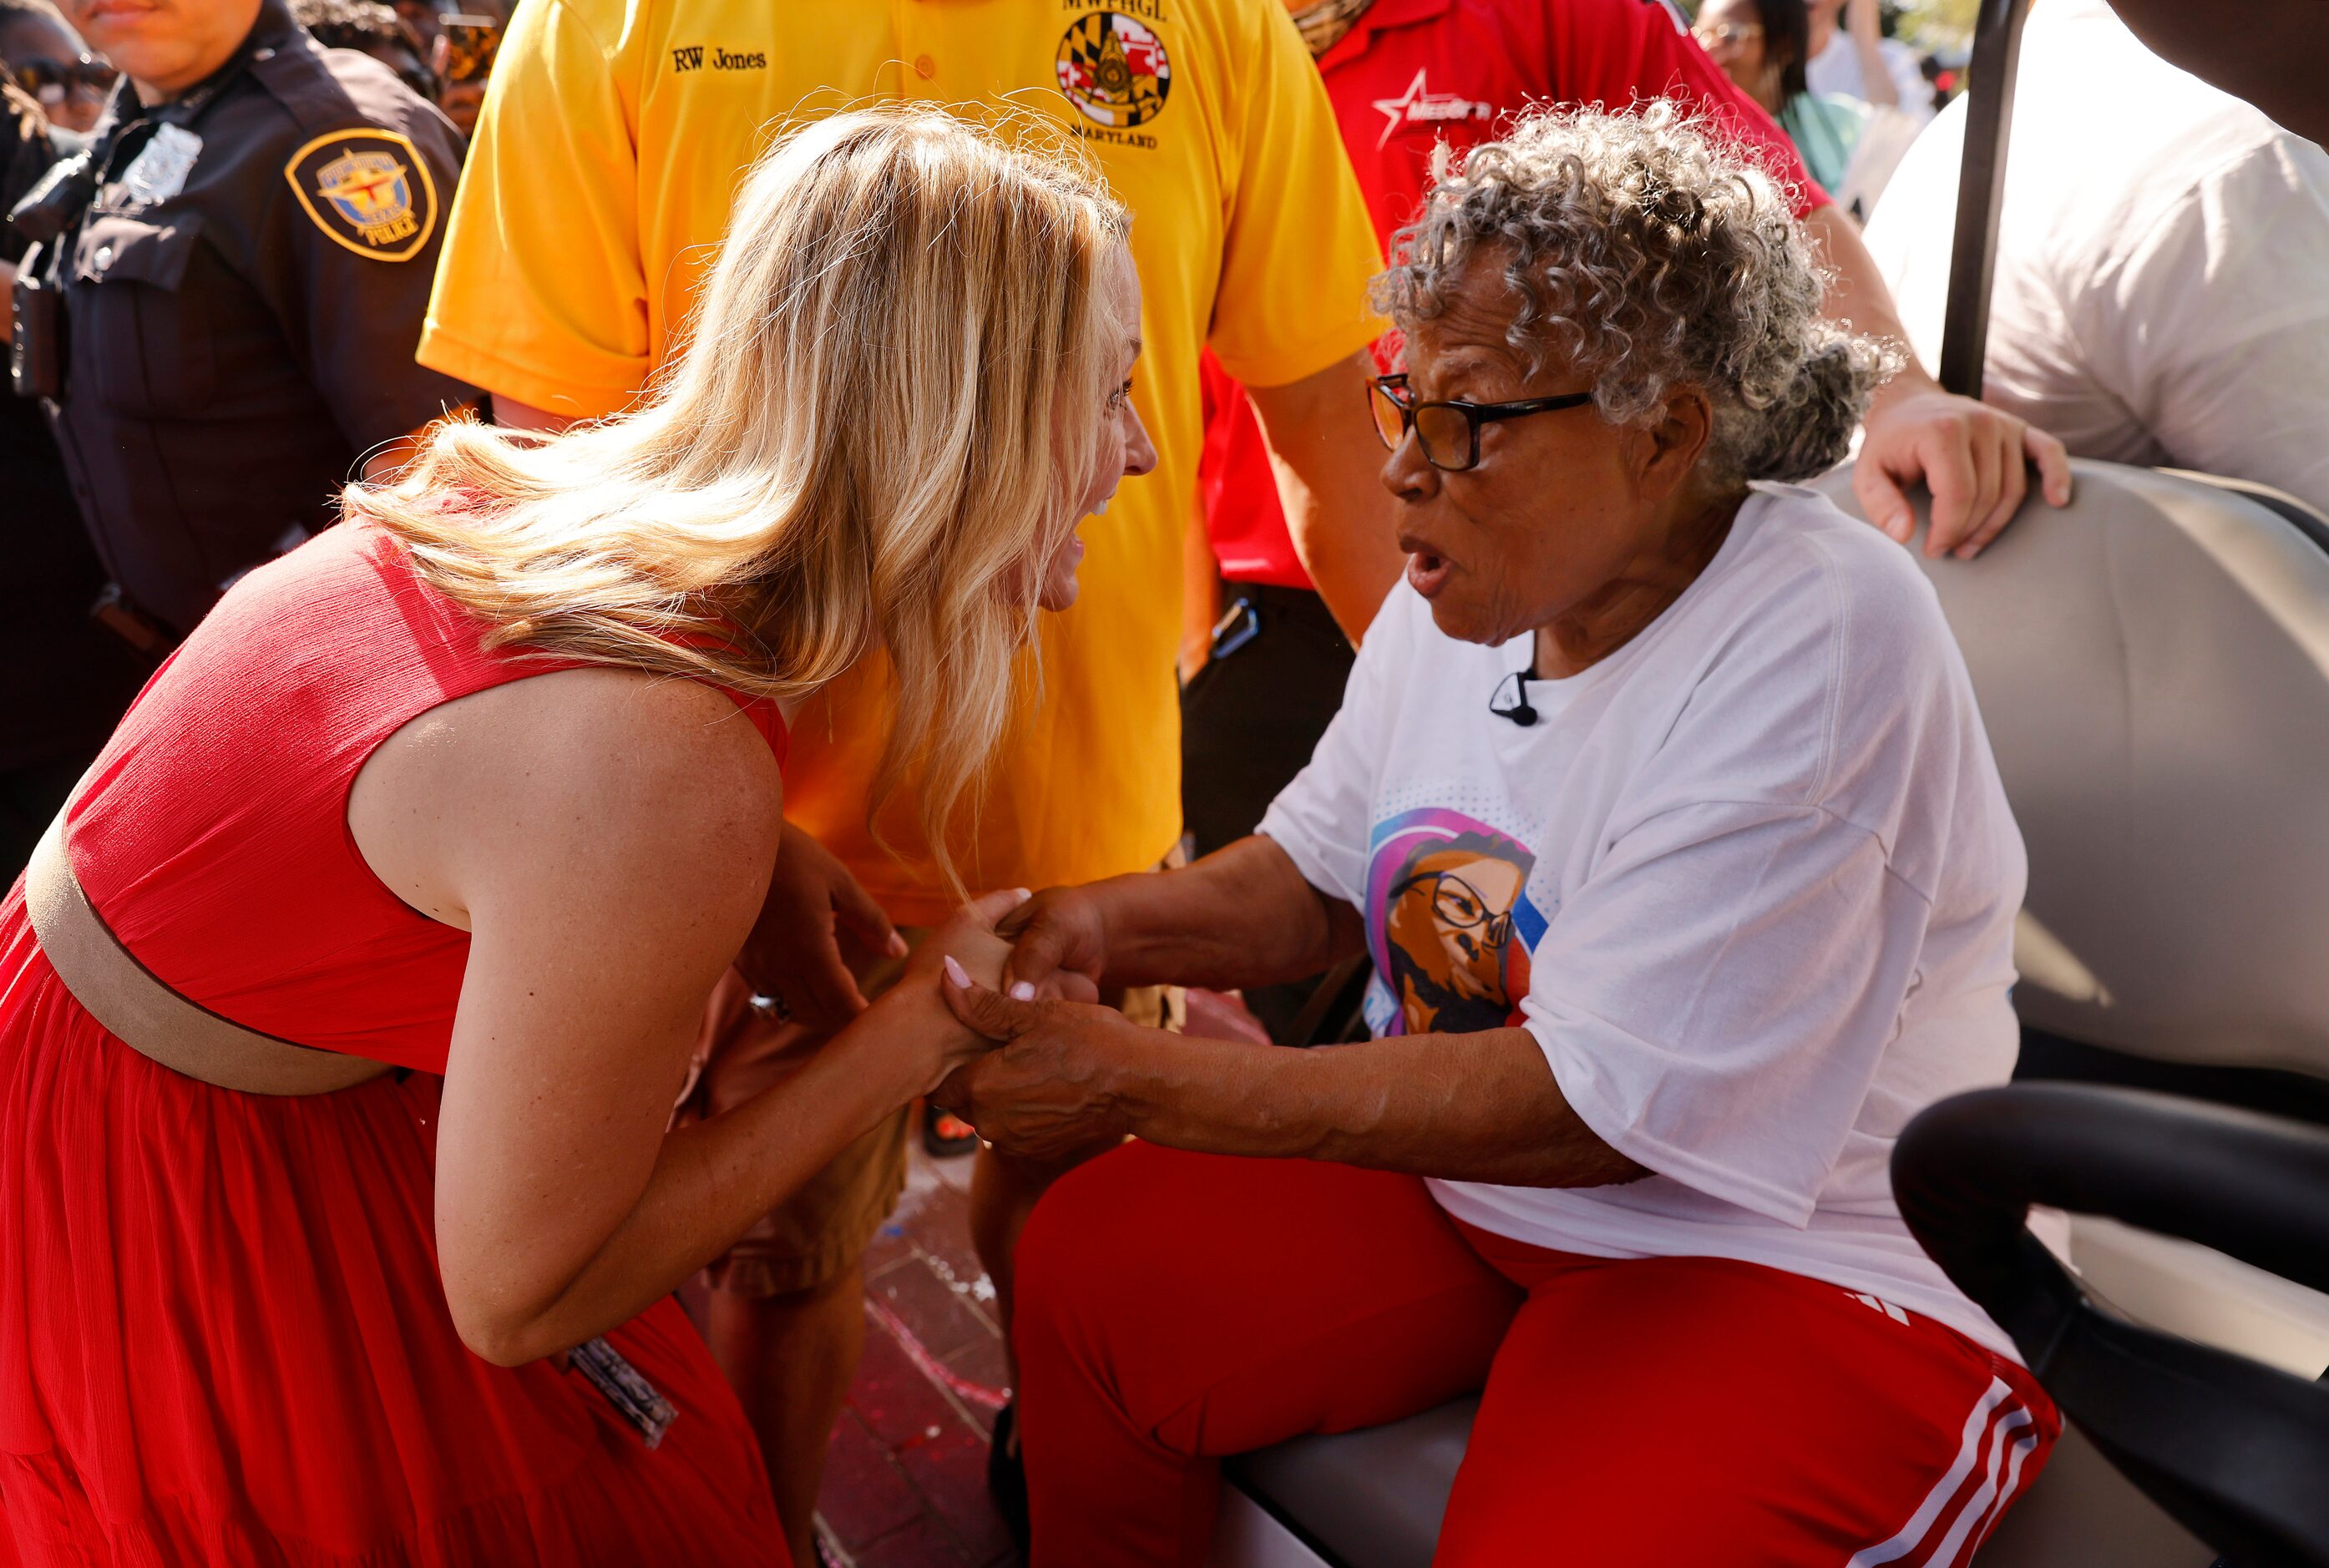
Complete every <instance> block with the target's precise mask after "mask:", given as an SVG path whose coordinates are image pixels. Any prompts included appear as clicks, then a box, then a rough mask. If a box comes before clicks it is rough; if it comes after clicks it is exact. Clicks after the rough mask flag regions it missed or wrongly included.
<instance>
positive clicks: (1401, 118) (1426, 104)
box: [1373, 70, 1496, 147]
mask: <svg viewBox="0 0 2329 1568" xmlns="http://www.w3.org/2000/svg"><path fill="white" fill-rule="evenodd" d="M1424 74H1425V73H1424V71H1422V70H1418V71H1417V72H1416V73H1415V80H1413V81H1410V82H1409V83H1408V84H1407V90H1406V91H1405V92H1403V93H1401V94H1400V95H1399V97H1397V98H1379V99H1374V100H1373V107H1374V108H1375V109H1376V110H1378V111H1379V112H1380V113H1381V115H1382V117H1383V121H1384V124H1383V129H1382V135H1381V136H1378V137H1377V138H1376V139H1375V146H1378V147H1380V146H1384V145H1385V144H1387V143H1388V142H1389V141H1390V140H1391V132H1393V131H1395V130H1397V129H1399V127H1401V126H1438V125H1447V124H1450V123H1452V122H1455V121H1457V120H1485V119H1493V118H1494V117H1495V113H1496V110H1495V105H1493V104H1485V103H1481V102H1478V101H1477V100H1476V99H1468V98H1465V97H1463V96H1461V95H1460V94H1457V93H1452V92H1433V91H1432V90H1431V89H1429V88H1428V87H1426V86H1425V85H1424V82H1423V78H1424Z"/></svg>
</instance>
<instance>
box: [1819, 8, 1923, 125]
mask: <svg viewBox="0 0 2329 1568" xmlns="http://www.w3.org/2000/svg"><path fill="white" fill-rule="evenodd" d="M1876 52H1877V55H1878V57H1879V58H1881V60H1882V61H1884V70H1885V74H1886V75H1888V76H1890V77H1891V79H1892V90H1893V91H1894V92H1895V93H1896V94H1898V95H1899V97H1900V109H1901V112H1902V113H1904V114H1906V115H1908V116H1909V117H1910V118H1911V119H1913V120H1915V121H1916V122H1917V123H1918V124H1919V125H1923V124H1924V123H1925V122H1926V121H1927V120H1929V119H1931V118H1932V117H1933V84H1932V83H1931V82H1929V81H1927V80H1925V72H1924V70H1923V69H1922V68H1921V67H1919V65H1918V63H1917V52H1916V51H1915V50H1913V49H1911V48H1909V46H1908V45H1907V44H1905V43H1903V42H1900V40H1899V39H1897V38H1881V39H1879V40H1877V42H1876ZM1804 81H1805V83H1806V85H1807V86H1809V87H1810V89H1812V91H1814V92H1815V93H1818V94H1820V95H1821V96H1822V97H1825V96H1826V95H1827V94H1829V93H1832V92H1840V93H1842V94H1843V95H1844V96H1845V97H1846V98H1856V99H1860V100H1861V101H1862V102H1863V103H1866V102H1869V101H1871V100H1870V99H1869V97H1868V78H1867V75H1866V73H1864V72H1863V71H1862V70H1861V69H1860V48H1859V46H1858V45H1857V44H1855V43H1853V42H1852V36H1851V34H1849V33H1846V32H1844V30H1843V28H1841V27H1839V28H1837V29H1836V30H1835V31H1834V33H1830V34H1828V40H1827V47H1826V48H1825V49H1823V50H1821V51H1820V52H1818V53H1817V54H1815V55H1813V56H1812V57H1811V58H1810V59H1809V60H1807V61H1804Z"/></svg>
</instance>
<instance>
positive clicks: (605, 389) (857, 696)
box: [420, 0, 1379, 922]
mask: <svg viewBox="0 0 2329 1568" xmlns="http://www.w3.org/2000/svg"><path fill="white" fill-rule="evenodd" d="M900 98H905V99H919V100H927V101H930V102H934V103H938V104H942V105H945V106H947V107H948V108H953V109H955V110H956V111H957V112H958V113H963V114H966V115H968V116H973V117H994V116H995V113H996V111H997V108H998V106H1004V107H1005V108H1007V110H1008V111H1010V112H1015V113H1021V114H1024V113H1026V112H1028V111H1033V112H1035V113H1038V114H1042V115H1044V116H1047V117H1051V119H1053V120H1055V121H1057V122H1059V123H1061V124H1064V125H1065V126H1066V127H1069V129H1070V130H1071V131H1072V132H1073V133H1074V134H1075V135H1077V136H1079V137H1080V139H1081V140H1082V142H1083V143H1084V144H1085V145H1086V146H1089V148H1090V150H1091V151H1092V153H1093V154H1094V155H1096V156H1097V157H1098V161H1099V164H1100V165H1101V166H1102V168H1103V170H1104V171H1105V173H1106V175H1107V178H1108V183H1109V184H1110V186H1111V187H1112V188H1113V189H1114V191H1115V192H1116V194H1117V197H1118V198H1119V199H1120V200H1122V201H1123V202H1125V203H1126V204H1127V206H1128V207H1130V208H1131V210H1132V211H1133V214H1134V222H1133V226H1132V249H1133V254H1134V259H1135V260H1136V263H1137V264H1138V267H1139V269H1140V276H1141V282H1142V286H1143V288H1144V292H1145V295H1146V304H1145V307H1144V311H1143V336H1144V338H1145V339H1146V345H1147V346H1146V352H1145V353H1144V355H1143V358H1142V361H1141V364H1140V367H1139V369H1138V370H1137V371H1136V372H1135V381H1136V390H1135V392H1134V399H1135V401H1136V404H1137V405H1138V407H1139V409H1140V413H1141V417H1142V418H1144V419H1146V421H1147V424H1148V429H1149V431H1150V434H1151V435H1152V437H1154V438H1155V443H1156V450H1157V456H1158V463H1157V467H1156V471H1155V473H1154V474H1150V475H1148V476H1147V477H1146V478H1142V479H1137V480H1132V481H1128V482H1127V484H1125V485H1124V487H1123V490H1122V491H1121V493H1120V494H1119V497H1118V500H1117V503H1116V504H1115V505H1114V506H1112V507H1111V508H1110V509H1109V510H1108V515H1107V516H1106V517H1104V518H1098V519H1093V520H1091V521H1087V522H1086V523H1085V525H1084V529H1083V535H1084V540H1085V542H1086V544H1087V546H1088V547H1089V553H1088V554H1087V555H1086V557H1085V559H1084V563H1083V569H1082V585H1083V586H1082V595H1081V598H1080V602H1079V603H1078V604H1077V606H1076V607H1075V608H1074V609H1072V610H1070V611H1069V612H1067V613H1066V614H1064V615H1047V616H1045V617H1043V622H1044V630H1043V636H1042V695H1041V698H1040V700H1038V701H1035V702H1032V703H1031V704H1028V705H1026V706H1025V708H1024V710H1023V713H1022V716H1021V718H1020V719H1019V721H1018V723H1017V724H1016V726H1015V727H1014V734H1013V737H1012V739H1011V740H1010V741H1009V742H1008V743H1007V745H1006V746H1005V747H1004V751H1003V752H1002V753H1001V754H1000V755H999V756H997V757H996V759H995V771H994V775H993V778H992V781H991V783H990V784H989V786H988V787H987V788H986V789H985V792H984V793H983V794H982V796H981V799H980V801H979V803H978V807H977V811H976V817H975V829H974V827H973V825H972V818H971V817H970V816H969V815H967V814H966V819H965V829H964V831H963V834H962V839H961V842H960V843H958V844H957V846H956V848H957V856H958V864H959V865H960V866H961V868H962V869H963V872H964V875H965V876H966V878H967V879H968V880H969V881H970V883H971V885H972V886H973V887H1011V886H1027V887H1043V886H1046V885H1048V884H1052V883H1061V882H1080V881H1085V880H1089V879H1090V878H1097V877H1105V876H1111V875H1114V874H1116V873H1117V872H1122V871H1128V870H1135V869H1141V868H1144V867H1147V866H1152V865H1154V864H1155V863H1156V861H1157V859H1159V858H1160V857H1161V856H1163V855H1164V854H1165V851H1166V850H1168V849H1169V848H1170V847H1171V846H1172V844H1173V843H1174V840H1176V839H1177V838H1178V837H1179V835H1180V831H1181V828H1180V821H1181V812H1180V744H1179V723H1180V713H1179V701H1178V692H1177V689H1176V686H1175V681H1174V654H1175V651H1176V647H1177V643H1178V641H1179V636H1180V625H1181V621H1180V581H1181V564H1180V563H1181V538H1182V532H1183V527H1184V526H1185V523H1186V520H1187V519H1188V518H1189V516H1190V515H1191V508H1192V506H1193V502H1194V494H1193V491H1194V484H1195V473H1196V464H1197V451H1198V446H1199V444H1200V441H1201V439H1202V434H1201V431H1200V428H1199V400H1198V384H1197V357H1198V353H1199V351H1200V349H1201V348H1202V347H1203V346H1204V345H1205V344H1207V343H1210V344H1211V345H1212V349H1213V352H1215V354H1216V355H1217V356H1218V357H1219V358H1220V360H1221V363H1222V364H1223V365H1224V366H1225V367H1227V369H1228V370H1229V371H1230V373H1231V374H1232V375H1234V376H1236V377H1237V378H1238V379H1239V380H1242V381H1245V382H1247V383H1248V384H1249V385H1254V386H1263V387H1268V386H1280V385H1284V384H1285V383H1287V382H1289V381H1295V380H1300V379H1301V378H1303V377H1305V376H1307V375H1310V374H1313V373H1314V372H1315V371H1320V370H1323V369H1325V367H1326V366H1328V365H1330V364H1332V363H1333V362H1334V361H1336V360H1338V359H1340V358H1342V357H1344V355H1346V354H1349V353H1350V352H1353V350H1356V349H1358V348H1361V347H1363V346H1364V345H1365V344H1366V343H1368V342H1369V341H1370V340H1372V337H1373V336H1374V334H1375V333H1376V332H1377V331H1378V330H1379V324H1378V323H1377V322H1376V321H1375V320H1374V319H1373V318H1372V316H1371V315H1370V314H1369V312H1368V310H1367V308H1366V305H1365V292H1366V284H1367V280H1368V278H1369V277H1370V276H1371V275H1372V272H1373V271H1374V270H1375V268H1376V267H1377V266H1378V264H1379V254H1378V251H1377V249H1376V246H1375V240H1374V236H1373V228H1372V223H1371V222H1370V221H1369V219H1368V216H1367V210H1366V206H1365V203H1364V202H1363V199H1362V197H1361V196H1360V193H1359V189H1358V186H1357V183H1356V182H1355V180H1354V179H1353V175H1352V173H1351V169H1350V164H1349V162H1348V160H1347V158H1346V157H1345V155H1344V151H1343V146H1342V140H1341V136H1340V135H1339V134H1338V132H1337V130H1336V127H1335V122H1334V110H1333V108H1332V107H1331V106H1330V105H1329V104H1328V102H1327V99H1326V95H1325V89H1324V88H1323V87H1322V86H1321V85H1320V82H1319V80H1318V74H1317V72H1316V71H1315V70H1314V69H1313V68H1312V65H1311V62H1310V59H1309V56H1308V54H1307V53H1306V52H1305V51H1304V49H1303V47H1302V43H1301V41H1300V39H1299V38H1298V36H1297V34H1296V33H1295V30H1294V27H1293V25H1292V23H1291V22H1290V21H1289V20H1288V18H1287V14H1286V11H1285V8H1284V6H1283V5H1281V4H1280V0H818V3H816V4H789V3H787V4H770V3H769V0H628V3H627V4H626V0H527V3H526V4H525V5H521V6H519V7H517V12H516V17H515V20H514V23H512V25H511V29H510V33H509V35H508V37H507V39H506V40H505V41H504V44H503V46H502V49H501V52H500V55H499V58H498V59H497V61H495V68H494V75H493V81H492V87H491V89H490V91H489V92H488V94H487V97H486V108H485V116H484V119H483V120H482V122H481V123H480V125H479V127H478V130H477V136H476V143H475V145H474V146H473V147H472V148H471V151H470V154H469V160H468V164H467V168H466V169H465V170H464V171H463V173H462V176H461V183H460V187H459V191H458V193H457V196H456V198H455V200H454V203H453V209H452V218H451V223H450V228H449V230H448V234H447V237H446V240H445V247H444V258H443V261H442V262H441V264H440V266H439V268H438V277H437V286H436V295H435V297H434V298H433V299H432V300H431V301H430V305H429V318H428V323H427V325H426V327H425V329H424V331H423V333H422V335H421V342H420V361H421V362H422V363H423V364H425V365H428V366H429V367H431V368H433V369H436V370H439V371H445V372H447V373H448V374H450V375H453V376H457V377H458V378H460V379H461V380H466V381H469V382H472V383H474V384H475V385H477V386H481V387H484V388H486V389H487V390H491V391H494V392H498V393H500V394H502V395H504V396H505V397H509V398H514V399H517V400H518V401H520V402H524V403H530V404H533V405H534V406H535V407H537V408H547V409H551V410H554V411H557V412H561V413H566V414H571V415H577V416H586V417H587V416H595V415H603V414H608V413H612V412H614V411H616V410H617V409H619V408H623V407H624V406H625V405H626V404H627V403H629V402H630V401H631V399H633V397H634V396H635V395H636V393H637V391H638V390H640V389H641V388H643V387H644V386H645V385H646V382H647V378H648V376H649V375H650V373H651V372H652V371H654V369H655V366H656V364H657V363H658V362H659V361H660V360H661V358H662V356H663V355H664V354H665V353H666V352H669V349H670V346H671V344H672V343H673V341H674V336H673V334H674V328H675V327H678V326H681V325H684V322H685V318H686V315H687V312H688V309H689V301H690V300H691V298H692V297H693V291H694V289H695V287H696V286H697V285H698V284H699V282H700V281H701V280H702V276H703V274H704V271H705V269H706V268H707V266H708V264H709V262H710V260H711V258H712V250H713V247H714V246H715V245H716V243H717V242H718V240H719V239H720V238H721V232H722V230H723V229H724V227H725V225H726V223H727V219H728V211H729V207H730V203H731V201H732V199H733V196H734V192H735V189H736V186H737V184H738V183H739V181H740V177H741V175H742V174H743V173H744V171H745V169H746V168H747V167H748V165H749V164H750V163H751V162H752V160H753V159H754V158H755V157H756V156H758V155H759V153H760V152H762V151H763V150H764V149H765V148H766V147H767V146H768V144H769V143H770V141H771V140H773V139H774V137H775V136H777V135H778V134H779V133H780V132H781V131H782V130H783V129H784V128H785V127H787V125H790V124H796V123H797V122H798V121H799V119H801V118H803V117H815V116H817V115H822V114H828V113H831V112H833V111H834V110H836V109H839V108H846V107H848V106H849V105H851V104H855V103H863V102H866V101H869V100H874V99H900ZM887 679H888V671H887V669H886V667H884V666H883V665H882V662H881V661H880V660H879V659H875V660H871V661H868V662H867V665H866V666H865V667H861V668H860V669H859V670H857V671H853V672H852V674H851V675H850V676H849V677H847V678H846V679H845V680H844V681H841V682H839V683H838V684H837V685H836V686H835V687H834V689H832V690H829V691H828V692H827V693H825V695H824V696H823V697H821V698H820V699H819V700H817V701H816V702H814V703H812V704H811V705H810V706H809V707H808V708H806V709H804V710H803V712H802V713H801V714H800V716H799V719H798V722H797V724H796V725H795V727H794V734H793V744H792V755H791V758H790V761H789V763H788V765H787V770H786V777H787V784H786V788H787V798H786V815H787V817H789V818H791V819H792V820H793V821H794V822H797V823H799V824H800V825H801V826H803V827H805V828H806V829H808V830H809V831H812V832H814V833H816V836H817V837H818V838H819V839H821V840H823V841H824V842H825V844H827V845H828V846H829V847H831V848H832V849H833V850H834V851H835V852H836V853H837V854H839V855H840V856H841V857H842V858H843V859H845V860H846V861H848V862H849V863H850V865H851V867H852V868H853V869H854V870H855V871H856V873H857V874H858V876H859V877H860V878H862V879H863V881H864V882H865V884H866V886H867V887H868V888H869V889H871V890H872V892H873V893H874V895H875V896H876V897H880V898H881V899H882V901H883V903H884V904H885V905H887V906H888V907H889V908H890V910H891V914H892V915H893V916H894V917H896V918H898V919H900V920H905V921H913V922H929V921H930V920H933V919H935V918H937V917H938V916H939V915H942V914H943V913H944V912H945V908H946V901H945V900H944V899H943V897H941V896H940V894H939V891H938V885H937V883H936V880H935V878H934V877H933V876H932V875H931V874H930V873H929V869H928V868H927V867H926V866H925V865H923V864H922V863H921V856H920V855H919V854H918V853H917V852H916V851H917V849H918V845H917V843H916V840H915V836H914V834H913V833H912V831H911V829H910V826H909V823H910V812H905V811H902V810H894V809H893V811H892V812H891V814H890V815H889V816H887V817H885V820H884V823H883V826H884V827H885V829H887V830H888V831H889V832H890V835H891V839H892V840H893V841H894V842H896V843H897V844H898V845H899V846H900V848H901V849H902V850H905V851H906V855H907V859H904V860H900V859H899V858H898V857H897V856H894V855H890V854H885V853H884V852H883V851H882V850H881V849H880V848H879V847H878V846H877V845H876V844H875V843H874V841H873V840H872V836H871V834H870V832H869V831H868V827H867V823H866V822H865V808H866V802H867V799H868V797H869V791H870V785H871V783H872V776H873V769H874V764H875V762H876V760H877V759H878V757H879V756H880V752H881V746H882V730H883V721H884V699H883V697H882V692H883V690H884V686H883V683H884V682H885V681H887Z"/></svg>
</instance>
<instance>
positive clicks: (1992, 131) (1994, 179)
mask: <svg viewBox="0 0 2329 1568" xmlns="http://www.w3.org/2000/svg"><path fill="white" fill-rule="evenodd" d="M2029 9H2030V7H2029V3H2028V0H1981V15H1980V19H1979V20H1978V22H1977V23H1975V31H1974V39H1973V82H1972V85H1971V86H1970V87H1968V88H1967V89H1966V92H1967V94H1968V99H1967V101H1966V135H1965V161H1964V163H1963V164H1961V165H1959V169H1958V174H1957V230H1956V232H1955V234H1954V235H1952V237H1951V239H1950V245H1949V293H1948V314H1947V316H1946V317H1945V318H1944V320H1943V324H1942V327H1941V369H1940V376H1941V385H1942V386H1944V387H1946V388H1947V389H1948V390H1950V391H1952V392H1956V393H1958V394H1960V395H1962V396H1964V397H1967V398H1978V397H1980V396H1981V376H1982V365H1983V361H1984V360H1985V353H1986V350H1987V348H1988V345H1989V290H1990V283H1991V281H1992V279H1993V278H1994V277H1995V275H1996V270H1997V215H1998V211H1999V208H2000V206H2001V205H2002V203H2003V202H2004V200H2005V152H2006V143H2007V141H2008V140H2009V139H2010V135H2011V132H2012V131H2013V81H2014V77H2015V76H2016V74H2018V72H2019V70H2020V69H2021V61H2022V24H2023V20H2024V18H2026V17H2027V16H2028V14H2029Z"/></svg>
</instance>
